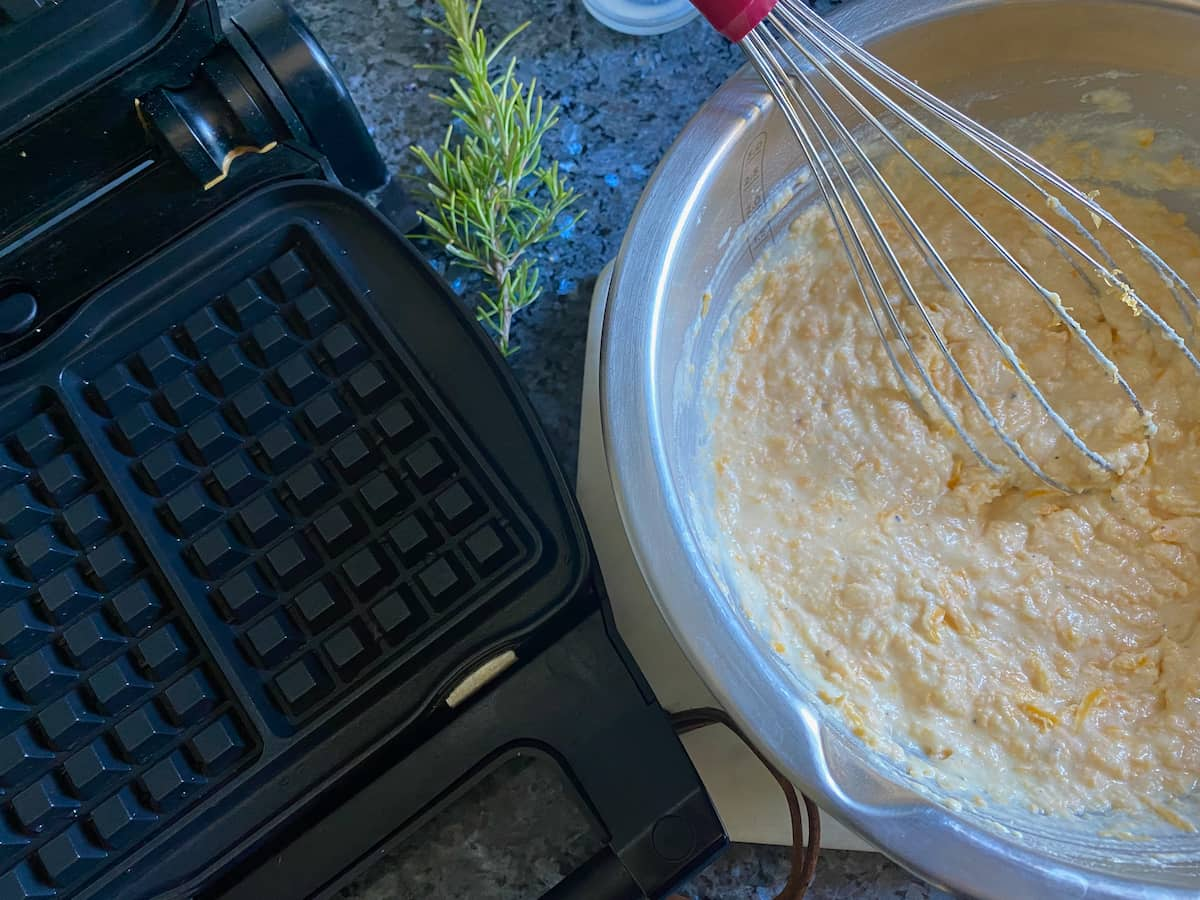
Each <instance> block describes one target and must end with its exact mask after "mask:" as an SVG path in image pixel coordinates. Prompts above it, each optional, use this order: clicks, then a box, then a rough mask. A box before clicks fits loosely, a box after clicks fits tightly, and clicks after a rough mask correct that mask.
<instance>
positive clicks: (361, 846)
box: [193, 609, 727, 900]
mask: <svg viewBox="0 0 1200 900" xmlns="http://www.w3.org/2000/svg"><path fill="white" fill-rule="evenodd" d="M379 755H380V756H382V757H384V760H385V761H384V762H381V763H379V764H378V766H376V765H374V764H372V765H371V766H370V768H371V770H372V771H373V772H374V774H373V775H372V776H371V777H370V778H369V779H367V780H365V781H356V784H355V785H354V786H353V787H352V788H347V787H344V786H338V785H334V786H331V788H330V790H329V791H328V792H327V795H334V797H335V799H336V803H334V804H328V805H324V804H323V808H322V810H321V812H319V813H313V814H310V815H309V816H306V817H305V818H306V821H305V822H304V824H303V826H302V828H301V830H299V831H298V832H292V833H290V834H288V835H286V836H283V837H281V838H280V839H278V840H275V841H271V842H270V843H271V846H270V848H269V849H267V848H264V850H263V851H260V852H259V853H256V854H254V855H253V857H252V858H251V859H250V860H248V861H247V862H245V863H244V864H242V865H237V866H234V867H233V868H232V869H231V870H227V871H226V872H225V873H224V875H223V876H222V877H221V878H220V880H219V883H217V884H214V885H211V886H210V887H209V889H207V890H202V891H200V892H198V893H197V894H195V895H193V896H195V897H196V898H197V900H216V898H220V900H262V898H263V897H282V896H285V895H284V894H280V885H286V886H287V888H286V896H287V897H289V898H292V897H294V898H326V897H332V896H333V895H334V894H335V893H336V892H337V891H338V890H340V889H341V887H342V886H344V885H345V884H346V883H348V882H349V881H350V880H352V879H353V878H354V877H355V876H356V875H358V874H359V873H360V872H361V871H362V870H363V869H364V868H365V867H367V866H368V865H369V864H370V863H371V862H373V861H375V860H377V859H378V858H379V856H380V854H382V853H384V852H386V851H387V850H388V849H389V848H390V847H393V846H395V845H396V844H398V843H399V842H401V841H403V840H404V839H405V838H407V837H409V836H410V835H412V834H413V833H415V832H417V831H418V830H419V829H420V828H421V826H422V825H424V824H425V823H426V822H427V821H428V820H429V819H430V818H431V817H432V816H434V815H436V814H437V813H438V812H440V811H441V810H442V809H444V808H445V807H446V806H448V805H449V804H450V803H451V802H453V801H454V800H455V799H456V798H457V797H459V796H461V795H462V794H463V793H464V792H465V791H467V790H468V789H469V788H470V787H471V786H472V785H473V784H474V783H476V782H477V781H478V780H479V779H480V778H482V777H483V776H484V775H486V774H487V773H489V772H491V771H493V770H495V769H496V768H497V767H498V766H499V765H500V764H501V763H502V762H504V761H505V760H508V759H511V758H513V757H514V756H517V755H540V756H542V757H544V758H547V759H549V760H550V761H552V762H554V763H555V764H556V765H558V766H559V767H560V768H561V769H562V771H563V772H564V774H565V775H566V776H567V778H568V780H569V783H570V784H571V785H572V786H573V787H574V788H575V789H576V791H577V792H578V794H579V796H580V797H581V799H582V800H583V801H584V805H585V807H586V808H587V810H588V812H589V813H590V814H591V817H592V818H593V819H594V822H595V824H596V825H597V826H598V830H599V831H600V832H601V834H603V835H604V838H605V841H606V846H605V847H604V849H603V850H602V851H601V853H599V854H598V855H597V856H596V857H594V858H593V859H591V860H589V861H588V862H586V863H584V865H583V866H582V867H581V868H580V869H579V870H578V871H577V872H575V873H572V874H570V875H568V876H567V877H566V878H565V879H564V880H563V882H562V883H561V884H560V885H559V886H558V887H556V888H554V889H552V890H551V891H550V893H549V894H547V895H546V897H545V900H584V898H586V900H626V898H643V897H651V898H657V897H661V896H664V895H666V894H668V893H669V892H670V890H671V889H672V888H673V887H675V886H676V885H677V884H678V883H680V882H681V881H683V880H684V879H686V878H687V877H689V876H690V875H691V874H692V873H693V872H694V871H696V870H697V869H699V868H700V867H701V866H703V865H704V864H706V863H707V862H708V861H709V860H710V859H711V858H712V857H713V856H714V855H715V854H716V853H717V852H718V851H720V850H721V849H723V848H724V846H725V844H726V842H727V841H726V837H725V832H724V828H723V826H722V825H721V821H720V819H719V818H718V817H717V814H716V811H715V810H714V809H713V806H712V804H711V802H710V801H709V799H708V796H707V794H706V793H705V791H704V787H703V785H702V783H701V781H700V778H699V776H698V775H697V773H696V770H695V768H694V767H693V766H692V763H691V760H690V759H689V758H688V756H687V753H686V751H685V750H684V749H683V745H682V744H681V743H680V741H679V738H678V737H677V736H676V734H675V732H674V731H673V729H672V727H671V724H670V721H669V720H668V718H667V715H666V714H665V713H664V712H663V710H662V708H661V707H660V706H659V705H658V703H657V702H656V701H655V700H654V697H653V695H652V694H651V693H650V691H649V689H648V688H647V686H646V685H645V683H644V681H642V679H641V677H640V674H639V673H638V672H637V669H636V667H634V665H633V664H632V662H631V661H630V660H629V657H628V654H627V652H626V651H625V650H624V647H623V645H622V644H621V641H620V638H619V637H617V636H616V632H615V630H613V629H612V625H611V621H610V620H609V618H608V616H607V615H606V614H605V612H602V611H601V610H599V609H596V610H594V611H593V612H591V613H588V614H586V615H585V617H584V618H583V619H582V620H581V621H579V622H578V623H577V624H576V625H574V626H573V627H571V628H570V630H568V631H567V632H566V633H565V634H563V635H562V636H561V637H559V638H558V639H557V640H556V641H555V642H554V643H553V644H551V645H550V646H548V647H545V648H544V649H541V650H540V652H536V653H534V652H529V653H528V654H527V656H526V657H525V658H523V659H522V660H521V661H520V662H519V663H518V664H516V665H512V666H510V667H509V668H508V669H507V670H506V671H505V672H504V673H503V674H502V675H499V676H497V677H496V678H495V679H494V680H493V681H492V682H490V683H488V684H487V685H486V686H485V687H483V688H481V689H479V690H478V691H477V692H476V693H474V694H473V695H472V696H471V697H470V698H469V700H467V701H466V702H464V703H462V704H461V705H460V706H459V707H458V708H457V710H456V711H455V714H454V717H453V718H452V719H451V720H450V721H449V722H447V723H446V724H445V726H444V727H442V728H441V729H439V730H438V731H437V732H436V733H435V734H434V735H433V737H432V738H430V739H429V740H428V741H426V742H425V743H423V744H421V745H419V746H418V747H416V748H413V749H411V750H410V751H408V752H397V751H396V750H394V749H387V748H385V749H384V750H382V751H381V752H380V754H379Z"/></svg>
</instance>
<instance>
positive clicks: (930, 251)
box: [756, 31, 1103, 491]
mask: <svg viewBox="0 0 1200 900" xmlns="http://www.w3.org/2000/svg"><path fill="white" fill-rule="evenodd" d="M763 33H764V35H765V36H766V38H765V39H766V41H768V42H769V43H770V44H772V45H773V47H774V50H775V51H776V52H775V54H773V55H772V54H768V57H767V58H768V59H769V60H771V61H772V63H773V68H774V69H775V70H776V75H777V78H776V82H778V81H779V76H782V77H783V78H788V77H790V78H791V79H792V80H793V81H795V82H798V83H799V84H801V85H803V86H804V88H805V91H806V93H807V94H808V95H809V96H810V97H811V98H812V100H813V101H814V103H815V104H816V105H817V106H818V108H819V109H820V110H821V111H822V113H823V115H824V117H825V119H826V121H827V122H828V123H829V124H830V125H831V126H832V127H833V128H834V129H835V130H836V131H837V132H838V134H839V135H840V136H841V138H842V140H843V141H845V142H846V143H847V144H848V146H849V147H850V148H851V150H852V152H853V153H854V156H855V158H856V159H857V161H858V163H859V166H860V167H861V168H862V169H863V170H865V171H866V172H867V174H868V176H869V177H870V180H871V182H872V183H873V184H874V185H875V187H876V189H877V190H878V191H879V192H880V194H881V195H882V196H883V198H884V199H885V200H886V202H887V204H888V206H889V208H890V209H891V211H892V214H893V216H894V217H895V218H896V220H897V221H899V222H901V223H902V224H903V226H904V228H905V230H906V231H907V232H908V234H909V236H910V238H911V239H912V240H914V242H915V243H916V244H917V245H918V246H919V247H920V248H921V250H922V252H923V254H924V255H925V258H926V261H927V262H928V263H929V264H930V265H931V266H933V267H934V270H935V271H936V272H937V273H938V274H939V276H941V277H942V279H943V283H944V284H948V285H949V286H950V288H951V289H952V290H954V291H955V292H956V293H957V294H958V295H959V296H960V297H961V298H962V299H963V300H964V301H965V302H966V303H967V304H968V305H969V306H971V307H972V308H974V303H973V302H972V300H971V299H970V296H969V295H968V294H967V292H966V290H965V288H964V287H963V286H962V285H961V283H960V282H959V281H958V280H957V279H956V278H955V276H954V273H953V272H952V271H951V269H950V267H949V266H948V265H947V263H946V262H945V260H944V259H943V257H942V256H941V254H940V253H938V251H937V249H936V248H935V247H934V246H933V243H932V242H931V241H930V240H929V238H928V236H927V235H926V234H925V232H924V231H923V230H922V229H921V227H920V225H919V224H918V223H917V221H916V220H915V218H913V216H912V215H911V214H910V213H909V211H908V209H907V208H906V207H905V205H904V203H903V201H902V200H901V199H900V198H899V197H898V196H897V195H896V193H895V191H894V190H893V189H892V188H891V186H890V185H889V184H888V183H887V180H886V179H885V178H884V177H883V175H882V174H881V173H880V172H879V170H878V168H876V166H875V165H874V163H873V162H872V161H871V159H870V157H869V156H868V155H867V154H866V152H865V151H864V150H863V148H862V147H861V145H860V144H859V143H858V142H857V141H855V140H854V138H853V137H852V135H851V134H850V132H849V129H847V128H846V126H845V124H844V123H843V122H842V121H841V120H840V119H839V118H838V117H837V115H836V114H835V113H834V111H833V109H832V108H831V107H830V105H829V104H828V102H827V101H826V100H825V98H824V97H822V96H821V94H820V92H819V91H818V90H817V88H816V86H815V85H814V84H813V83H812V81H811V80H810V79H809V78H808V76H807V75H806V74H805V73H804V72H803V71H801V70H799V69H794V70H793V71H792V72H791V73H790V76H789V75H788V73H786V72H784V71H783V69H782V66H781V65H780V64H779V63H778V62H777V60H778V59H780V58H786V56H785V55H784V54H783V46H782V45H781V44H780V43H779V40H778V38H777V37H776V36H775V35H774V34H772V33H771V32H770V31H764V32H763ZM785 33H786V32H785ZM756 65H757V64H756ZM791 96H792V99H793V100H794V101H795V102H796V103H797V104H798V105H799V106H800V108H801V109H802V110H803V111H804V113H805V117H806V118H807V119H808V121H809V123H810V124H811V126H812V127H813V130H814V131H815V132H816V134H818V135H819V136H820V138H821V141H822V143H823V144H824V147H825V151H826V153H827V154H828V156H829V157H830V158H831V160H832V161H833V164H834V165H835V166H836V167H837V168H838V169H839V170H840V171H841V174H842V177H843V179H844V181H845V184H846V185H847V188H848V193H849V195H850V197H851V198H852V199H853V201H854V204H855V206H856V207H857V208H858V210H859V214H860V215H861V216H862V218H863V219H864V220H865V222H866V223H867V225H868V228H869V230H870V231H871V234H872V237H873V238H874V239H875V242H876V245H877V246H878V247H879V248H880V250H881V251H882V253H883V255H884V257H885V258H886V260H887V262H888V265H889V268H890V269H891V270H892V272H893V274H894V275H895V277H896V280H897V282H898V283H899V284H900V287H901V290H902V292H903V294H904V296H905V299H906V300H907V301H908V302H909V303H910V304H911V305H912V307H913V308H914V309H915V310H916V312H917V314H918V316H919V317H920V319H921V322H922V324H923V325H924V326H925V329H926V331H927V332H928V334H929V336H930V338H931V339H932V340H933V342H934V345H935V346H936V347H937V349H938V352H939V353H940V355H941V356H942V358H943V359H944V360H945V361H946V363H947V365H948V366H949V367H950V370H951V372H952V373H953V374H954V376H955V378H956V380H957V381H958V382H959V383H960V384H961V385H962V386H963V388H964V390H965V391H966V392H967V395H968V397H969V398H970V399H971V400H972V402H973V404H974V406H975V408H976V409H977V410H978V411H979V413H980V415H981V416H982V417H983V418H984V420H985V422H986V423H987V425H988V426H989V427H990V428H991V430H992V431H993V433H994V434H995V435H996V436H997V437H998V438H999V439H1000V441H1001V442H1002V443H1003V444H1004V445H1005V447H1007V448H1008V450H1009V452H1011V453H1012V454H1013V455H1014V456H1016V457H1017V459H1018V460H1019V461H1020V462H1022V463H1023V464H1024V465H1025V466H1026V467H1028V468H1029V470H1030V471H1032V472H1033V473H1034V475H1035V476H1037V478H1038V479H1039V480H1041V481H1042V482H1044V483H1045V484H1047V485H1049V486H1051V487H1054V488H1056V489H1057V490H1060V491H1068V490H1069V489H1068V488H1067V487H1066V486H1065V485H1064V484H1062V483H1061V482H1060V481H1058V480H1056V479H1054V478H1052V477H1051V476H1050V475H1049V474H1047V473H1046V472H1045V470H1044V469H1043V468H1042V467H1041V466H1039V465H1038V464H1037V463H1036V462H1035V461H1034V460H1033V459H1032V458H1031V457H1030V456H1029V454H1028V453H1027V452H1026V451H1025V450H1024V448H1023V447H1022V446H1021V444H1020V442H1018V441H1017V440H1016V439H1015V438H1014V437H1013V436H1012V435H1011V434H1010V433H1009V432H1008V431H1006V430H1005V429H1004V427H1003V426H1002V425H1001V424H1000V422H999V420H998V419H997V417H996V416H995V414H994V412H993V411H992V409H991V407H990V406H989V405H988V404H987V403H986V402H985V401H984V400H983V397H982V396H981V395H980V393H979V392H978V391H977V390H976V388H975V386H974V385H973V384H972V383H971V381H970V379H969V378H968V377H967V375H966V373H965V372H964V371H963V369H962V367H961V365H960V364H959V362H958V360H957V358H956V357H955V356H954V354H953V353H952V352H951V350H950V349H949V347H948V346H947V345H946V342H945V340H944V339H943V337H942V335H941V333H940V332H939V331H938V329H937V328H936V327H935V325H934V324H933V321H932V320H931V318H930V315H929V311H928V309H927V308H926V306H925V304H924V303H923V302H922V301H921V299H920V296H919V294H918V293H917V291H916V289H915V288H914V287H913V285H912V282H911V280H910V279H909V277H908V275H907V273H906V272H905V271H904V268H903V266H902V265H901V263H900V261H899V258H898V257H897V255H896V253H895V250H894V248H893V247H892V246H891V244H890V242H889V241H888V240H887V238H886V236H885V235H884V233H883V229H882V227H881V226H880V225H879V223H878V220H877V219H876V217H875V216H874V214H873V213H872V211H871V209H870V206H869V204H867V202H866V199H865V197H863V195H862V193H861V191H859V190H858V189H857V188H856V187H855V182H854V179H853V177H852V176H851V175H850V173H849V172H848V171H847V169H846V167H845V165H844V164H843V162H842V158H841V155H840V154H838V153H837V151H836V150H835V148H834V146H833V144H832V142H831V141H830V140H829V138H828V136H827V135H826V133H825V131H824V130H823V129H822V128H821V127H820V125H819V123H818V122H817V121H816V116H815V115H814V114H813V113H812V111H811V109H810V108H809V106H808V104H807V103H806V102H805V100H804V98H803V97H802V96H800V95H798V94H793V95H791ZM801 143H802V145H804V147H805V150H806V153H807V152H809V146H810V145H809V142H808V141H807V140H802V142H801ZM819 163H820V160H819V157H818V164H819ZM821 168H822V171H824V166H823V165H822V166H821ZM823 193H824V192H823ZM868 259H869V257H868ZM874 274H875V273H874V272H872V275H873V276H874ZM872 282H873V284H874V285H876V287H877V291H878V294H879V296H880V298H882V299H881V302H882V304H883V306H884V309H885V310H886V311H887V314H888V318H889V320H890V322H891V324H892V327H893V330H894V331H895V332H896V334H897V335H898V336H899V338H900V340H901V341H902V343H903V345H904V346H905V348H906V350H907V351H908V355H909V358H910V360H911V361H912V364H913V366H914V367H915V368H916V370H917V372H918V374H919V376H920V377H921V380H922V381H923V382H924V383H925V385H926V387H927V388H928V389H929V390H931V392H932V391H933V385H932V380H931V378H930V377H929V373H928V371H927V369H926V367H925V366H923V365H922V364H921V362H920V360H919V359H918V357H917V355H916V352H915V350H914V349H913V347H912V344H911V342H910V341H909V340H908V337H907V335H906V334H905V333H904V330H903V328H902V326H901V325H900V323H899V320H898V319H897V317H896V315H895V311H894V310H893V309H892V308H891V305H890V304H889V303H887V302H886V291H885V290H884V288H883V286H882V285H881V284H880V283H879V279H878V278H877V277H873V278H872ZM868 305H870V302H869V301H868ZM936 399H937V401H938V407H939V409H941V410H942V412H943V414H944V415H946V416H947V417H948V418H950V419H951V424H952V425H953V426H954V427H955V430H956V432H958V433H959V434H960V435H966V432H965V429H964V428H963V427H962V424H961V420H960V419H959V418H958V417H957V416H956V415H953V414H951V413H950V412H949V410H948V407H947V402H946V401H945V398H944V397H943V395H941V394H937V395H936ZM965 442H966V443H967V445H968V447H969V448H970V449H971V450H972V452H973V453H974V454H975V456H976V457H977V458H980V459H982V460H983V461H984V462H985V463H986V464H987V465H988V467H989V468H991V469H992V470H993V471H1000V469H999V467H998V466H996V464H995V463H994V462H993V461H992V460H991V459H990V458H988V457H986V456H985V455H984V454H983V453H982V451H980V450H979V448H978V446H977V445H976V444H975V442H974V441H973V440H971V439H969V438H965ZM1101 461H1102V462H1103V460H1101Z"/></svg>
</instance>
